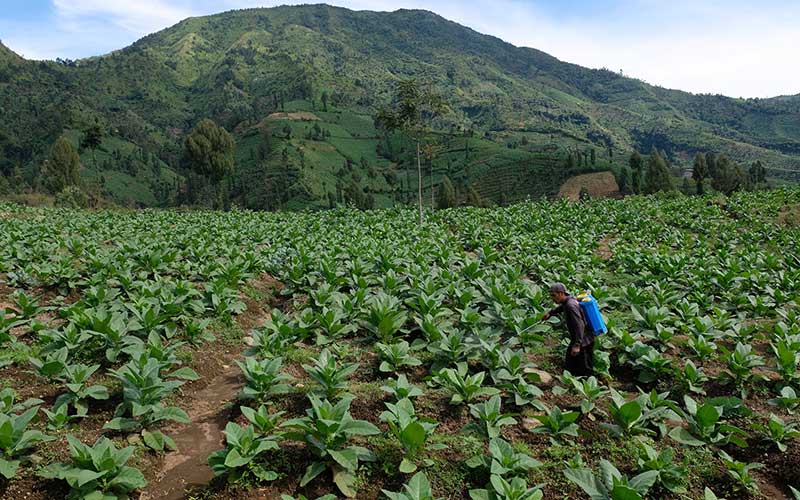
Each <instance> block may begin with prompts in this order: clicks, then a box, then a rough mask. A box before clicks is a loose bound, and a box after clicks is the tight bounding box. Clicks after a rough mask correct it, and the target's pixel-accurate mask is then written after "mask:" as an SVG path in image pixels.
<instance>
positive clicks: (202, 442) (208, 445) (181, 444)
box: [141, 274, 281, 500]
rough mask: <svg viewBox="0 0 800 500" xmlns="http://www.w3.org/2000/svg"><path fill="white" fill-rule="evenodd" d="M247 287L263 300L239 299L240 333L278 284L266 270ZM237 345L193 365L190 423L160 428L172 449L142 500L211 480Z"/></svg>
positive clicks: (186, 403)
mask: <svg viewBox="0 0 800 500" xmlns="http://www.w3.org/2000/svg"><path fill="white" fill-rule="evenodd" d="M248 285H249V286H250V287H251V288H253V289H255V290H256V291H257V292H258V293H259V294H261V295H263V296H264V297H265V300H266V303H264V302H262V301H258V300H255V299H253V298H250V297H247V296H244V297H243V300H244V302H245V304H246V305H247V309H246V310H245V312H244V313H242V314H241V315H239V316H238V317H237V318H236V321H237V323H238V324H239V326H240V328H242V330H244V331H249V330H251V329H252V328H255V327H257V326H258V325H260V324H261V323H263V322H264V320H265V319H266V318H267V317H268V316H269V313H268V312H267V308H269V307H270V305H271V304H272V303H273V298H274V292H275V291H276V290H279V289H280V288H281V284H280V283H279V282H278V281H276V280H275V279H274V278H272V277H271V276H268V275H266V274H263V275H261V276H259V277H258V278H257V279H255V280H252V281H251V282H250V283H248ZM243 347H244V345H242V346H240V348H239V349H233V350H231V351H227V352H218V353H214V354H215V355H213V356H210V357H205V358H204V359H203V360H202V361H201V362H200V363H198V364H199V365H200V366H199V367H198V373H199V374H201V379H200V380H198V381H197V382H195V383H193V384H190V385H188V386H187V389H188V392H189V394H188V396H187V395H186V394H184V398H182V400H181V403H182V404H181V406H182V407H184V409H185V410H186V412H187V413H188V414H189V418H191V422H190V423H189V424H182V425H175V426H171V427H168V428H165V429H163V432H164V433H165V434H167V435H169V436H170V437H172V439H174V440H175V444H177V446H178V450H177V451H174V452H171V453H168V454H166V455H164V457H163V458H162V459H161V461H160V463H159V467H158V468H157V469H155V471H157V472H155V477H154V478H152V479H149V478H148V479H149V484H148V486H147V488H146V489H145V491H144V492H143V493H142V495H141V498H142V499H143V500H150V499H152V500H179V499H182V498H186V496H187V494H186V491H187V490H191V489H192V488H197V487H202V486H205V485H207V484H208V483H209V482H211V480H212V479H213V478H214V473H213V471H212V470H211V468H210V467H209V466H208V456H209V455H210V454H211V453H212V452H214V451H216V450H218V449H220V448H223V447H224V443H225V436H224V434H223V431H224V430H225V426H226V425H227V423H228V422H229V421H231V420H234V419H235V414H234V413H235V412H234V411H233V408H232V406H235V405H233V404H232V403H234V402H235V401H236V397H237V395H238V393H239V391H240V389H241V387H242V385H243V384H244V381H243V378H242V374H241V371H240V370H239V368H238V366H236V364H235V363H234V360H235V359H236V358H238V357H239V356H240V354H241V349H242V348H243ZM204 354H205V353H204ZM187 397H188V400H187V399H186V398H187Z"/></svg>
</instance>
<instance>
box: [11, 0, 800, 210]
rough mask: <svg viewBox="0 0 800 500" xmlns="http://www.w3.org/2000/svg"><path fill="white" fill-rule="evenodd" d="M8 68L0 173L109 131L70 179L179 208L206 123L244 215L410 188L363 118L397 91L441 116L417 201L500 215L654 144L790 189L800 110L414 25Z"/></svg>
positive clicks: (315, 13) (380, 18) (274, 22)
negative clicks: (719, 157) (435, 194)
mask: <svg viewBox="0 0 800 500" xmlns="http://www.w3.org/2000/svg"><path fill="white" fill-rule="evenodd" d="M15 56H16V54H13V52H10V51H9V50H8V49H6V48H5V47H2V46H0V110H2V112H3V116H5V117H6V119H4V120H2V122H0V169H2V170H3V171H4V172H5V173H7V174H8V173H10V172H11V171H12V169H14V168H15V167H21V168H22V170H23V171H24V176H23V177H26V178H27V179H28V180H29V181H30V182H33V181H34V178H35V175H36V171H37V165H39V164H40V163H41V160H42V158H43V156H44V155H45V154H46V151H47V149H48V148H49V145H50V144H52V142H53V141H54V140H55V139H56V138H57V137H58V136H59V135H61V134H65V135H66V136H67V137H68V138H70V139H71V140H73V142H74V143H75V144H76V145H77V144H78V143H79V140H80V137H81V130H83V129H85V128H86V127H88V126H89V125H91V124H92V123H94V122H97V123H98V124H100V125H101V127H102V128H103V129H104V130H105V131H106V132H107V135H106V137H105V139H104V141H103V144H102V146H101V148H100V149H99V150H98V151H97V152H96V154H95V155H94V159H93V155H92V154H91V152H89V151H83V152H82V159H83V163H84V171H83V176H84V178H85V179H87V182H94V183H95V185H97V186H99V187H100V188H101V189H103V190H105V191H106V192H108V193H109V194H110V195H111V196H112V197H114V198H115V199H117V200H118V201H123V202H129V203H136V204H140V205H157V204H168V203H173V202H174V201H175V193H176V192H177V191H178V189H179V186H180V185H182V184H183V182H184V181H183V175H184V174H185V172H184V170H183V169H182V168H181V145H182V141H183V139H184V138H185V136H186V134H187V133H188V131H189V130H190V129H191V127H192V126H194V125H195V124H196V123H197V122H198V121H199V120H200V119H202V118H206V117H210V118H212V119H213V120H215V121H216V122H217V123H219V124H221V125H223V126H225V127H226V128H227V129H228V130H229V131H231V132H232V133H233V134H234V136H235V138H236V140H237V153H236V154H237V157H236V160H237V161H236V172H237V173H236V175H235V177H234V179H232V180H231V182H230V185H229V186H228V188H229V190H230V192H231V194H232V195H233V197H234V199H235V200H236V201H237V202H239V203H240V204H243V205H245V206H248V207H252V208H275V207H279V206H280V207H291V208H300V207H306V206H310V207H315V206H318V207H319V206H325V205H327V204H328V199H329V198H331V197H332V198H334V199H336V198H338V197H339V196H340V193H342V192H343V191H346V190H347V188H348V187H350V186H351V185H352V184H355V185H356V186H357V187H358V188H359V189H360V190H363V191H365V192H366V193H368V194H370V195H372V196H373V198H374V199H375V201H376V203H377V204H378V205H380V206H386V205H390V204H391V203H392V202H393V200H395V199H398V198H400V199H402V198H403V196H404V195H403V194H402V191H411V188H413V187H414V185H415V184H414V183H415V182H416V181H415V178H412V177H411V176H410V172H409V171H408V170H407V169H408V168H409V167H410V166H412V163H413V162H412V161H411V158H410V156H409V152H410V147H409V145H408V144H403V142H402V141H401V140H400V139H399V138H397V137H394V138H390V139H389V140H385V139H383V138H381V136H380V134H379V133H378V131H376V130H375V128H374V125H373V121H372V116H373V115H374V113H375V110H376V109H377V108H378V107H380V106H383V105H385V104H386V103H387V102H389V100H390V99H391V95H392V91H393V86H394V84H395V82H396V81H397V80H398V79H404V78H410V77H416V78H418V79H419V80H420V81H423V82H426V84H429V85H431V86H432V87H433V90H435V91H436V92H438V93H439V94H440V95H442V96H444V97H445V98H446V100H447V101H448V104H449V111H448V112H447V113H446V114H445V115H444V116H442V117H440V118H438V119H437V120H436V121H435V122H434V129H435V130H436V133H435V136H436V138H437V139H438V142H440V143H441V144H442V148H441V150H440V152H439V154H438V155H437V156H436V157H435V159H434V160H433V165H432V166H430V165H428V166H427V167H428V168H429V169H430V171H432V172H430V174H432V175H429V178H427V177H426V179H425V183H426V187H428V186H431V185H432V186H436V185H438V184H439V183H440V182H441V179H442V178H443V176H444V175H448V176H449V177H450V178H451V179H452V180H454V183H455V184H456V187H457V188H458V189H459V190H460V191H461V192H462V193H465V192H466V191H467V190H468V189H469V188H470V187H471V188H474V189H475V190H476V191H478V193H479V194H480V195H482V196H484V197H486V198H490V199H492V200H494V201H496V202H500V201H511V200H514V199H519V198H522V197H525V196H541V195H550V194H553V193H555V192H557V190H558V186H559V185H560V183H561V182H562V181H563V180H564V179H566V178H567V177H568V176H570V175H572V174H574V173H578V172H580V171H587V170H607V169H610V168H614V166H618V165H620V164H621V163H623V162H624V161H625V159H626V157H627V155H628V154H630V152H631V151H632V150H634V149H637V150H639V151H642V152H644V153H648V152H649V151H650V150H651V149H652V148H653V147H656V148H658V149H659V150H661V151H663V152H664V153H665V154H666V155H667V157H668V158H669V159H670V161H671V162H672V163H673V165H675V166H676V167H685V166H687V165H688V164H690V163H691V159H692V157H693V156H694V154H695V153H696V152H699V151H714V152H717V153H726V154H728V155H729V156H731V157H732V158H733V159H735V160H736V161H739V162H741V163H744V164H745V165H749V163H751V162H753V161H755V160H761V161H762V162H764V164H765V165H766V166H767V168H768V169H769V174H770V176H771V177H774V178H780V179H786V180H798V179H800V96H785V97H776V98H772V99H733V98H729V97H724V96H718V95H694V94H690V93H686V92H681V91H676V90H668V89H664V88H660V87H654V86H651V85H648V84H646V83H644V82H642V81H639V80H636V79H631V78H626V77H624V76H621V75H619V74H617V73H613V72H610V71H607V70H592V69H587V68H583V67H580V66H577V65H574V64H569V63H566V62H562V61H559V60H558V59H556V58H554V57H552V56H550V55H548V54H545V53H544V52H541V51H538V50H535V49H530V48H520V47H515V46H513V45H510V44H508V43H505V42H503V41H502V40H500V39H497V38H495V37H491V36H487V35H483V34H480V33H477V32H475V31H473V30H471V29H469V28H466V27H463V26H460V25H458V24H456V23H453V22H451V21H448V20H446V19H444V18H442V17H440V16H437V15H435V14H432V13H430V12H426V11H418V10H399V11H396V12H392V13H383V12H381V13H379V12H369V11H359V12H355V11H350V10H347V9H342V8H336V7H330V6H326V5H304V6H294V7H276V8H270V9H246V10H239V11H231V12H226V13H223V14H218V15H213V16H207V17H197V18H189V19H186V20H184V21H182V22H180V23H178V24H177V25H175V26H173V27H171V28H168V29H165V30H163V31H160V32H158V33H154V34H152V35H149V36H146V37H145V38H143V39H141V40H139V41H137V42H136V43H134V44H133V45H131V46H129V47H126V48H124V49H121V50H119V51H115V52H113V53H110V54H107V55H104V56H99V57H92V58H89V59H84V60H79V61H58V62H33V61H24V60H21V58H19V57H18V56H16V57H15ZM323 96H324V97H325V99H323ZM465 131H466V132H465ZM592 149H593V150H595V153H593V154H592V155H591V158H594V161H591V160H590V155H589V151H590V150H592ZM570 153H571V155H572V157H573V158H574V159H578V158H579V159H578V161H577V162H575V161H571V162H568V161H567V160H566V158H567V156H568V154H570ZM568 165H571V166H568ZM398 190H400V191H401V193H398ZM429 195H430V190H428V192H427V193H426V196H429Z"/></svg>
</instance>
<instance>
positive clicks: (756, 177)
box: [749, 160, 767, 187]
mask: <svg viewBox="0 0 800 500" xmlns="http://www.w3.org/2000/svg"><path fill="white" fill-rule="evenodd" d="M749 174H750V183H751V184H752V185H753V187H758V185H759V184H764V183H765V182H767V169H766V168H764V164H762V163H761V160H756V161H755V163H753V164H752V165H751V166H750V172H749Z"/></svg>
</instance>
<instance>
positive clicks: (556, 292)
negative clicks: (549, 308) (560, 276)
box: [550, 283, 569, 304]
mask: <svg viewBox="0 0 800 500" xmlns="http://www.w3.org/2000/svg"><path fill="white" fill-rule="evenodd" d="M568 296H569V294H568V293H567V287H566V286H564V283H553V284H552V285H550V298H551V299H553V302H555V303H556V304H562V303H563V302H564V301H565V300H567V297H568Z"/></svg>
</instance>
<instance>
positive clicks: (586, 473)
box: [564, 469, 606, 498]
mask: <svg viewBox="0 0 800 500" xmlns="http://www.w3.org/2000/svg"><path fill="white" fill-rule="evenodd" d="M564 475H565V476H566V477H567V479H569V480H570V481H572V482H573V483H575V484H577V485H578V486H579V487H580V488H581V489H582V490H583V491H585V492H586V494H587V495H589V496H590V497H592V498H595V497H601V498H602V495H603V494H604V492H605V491H606V489H605V487H604V486H603V485H602V484H601V483H600V481H599V480H598V479H597V478H596V477H595V475H594V474H593V473H592V471H591V470H589V469H567V470H565V471H564Z"/></svg>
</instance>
